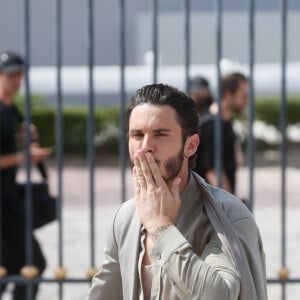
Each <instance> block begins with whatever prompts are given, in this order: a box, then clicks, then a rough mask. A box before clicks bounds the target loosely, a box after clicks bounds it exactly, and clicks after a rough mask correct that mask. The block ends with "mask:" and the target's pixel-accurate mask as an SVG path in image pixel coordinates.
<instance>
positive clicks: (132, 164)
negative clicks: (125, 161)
mask: <svg viewBox="0 0 300 300" xmlns="http://www.w3.org/2000/svg"><path fill="white" fill-rule="evenodd" d="M154 161H155V162H156V164H157V165H158V166H159V165H160V160H159V159H157V158H155V157H154ZM130 166H131V168H133V167H134V161H133V160H132V159H130Z"/></svg>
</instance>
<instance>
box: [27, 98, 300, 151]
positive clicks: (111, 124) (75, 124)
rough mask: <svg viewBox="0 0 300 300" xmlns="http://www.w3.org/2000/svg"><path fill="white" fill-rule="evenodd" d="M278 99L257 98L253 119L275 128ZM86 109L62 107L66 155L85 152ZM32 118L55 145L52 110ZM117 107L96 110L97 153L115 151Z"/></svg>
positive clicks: (294, 116) (42, 109) (293, 106)
mask: <svg viewBox="0 0 300 300" xmlns="http://www.w3.org/2000/svg"><path fill="white" fill-rule="evenodd" d="M279 114H280V101H279V100H278V99H274V98H273V99H258V100H256V102H255V118H256V119H257V120H262V121H264V122H265V123H268V124H272V125H275V126H276V127H277V128H278V124H279ZM87 115H88V113H87V109H86V108H82V107H66V108H64V110H63V128H64V131H63V138H64V153H65V154H72V155H73V154H74V155H78V154H85V153H86V151H87V138H86V136H87V135H86V132H87ZM32 121H33V123H34V124H36V126H37V127H38V130H39V135H40V143H41V145H42V146H54V145H55V111H54V109H53V108H51V107H47V106H45V105H34V106H33V109H32ZM298 122H300V98H298V99H296V98H291V99H289V100H288V124H296V123H298ZM118 128H119V108H118V107H106V108H96V110H95V133H96V138H95V140H96V142H97V145H95V147H96V151H97V153H107V154H116V153H118V140H119V131H118Z"/></svg>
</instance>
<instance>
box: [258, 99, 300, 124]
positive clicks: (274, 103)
mask: <svg viewBox="0 0 300 300" xmlns="http://www.w3.org/2000/svg"><path fill="white" fill-rule="evenodd" d="M280 106H281V104H280V100H279V99H278V98H277V99H276V98H269V99H267V98H266V99H258V100H256V103H255V118H256V120H260V121H264V122H265V123H267V124H271V125H274V126H276V127H277V128H278V124H279V118H280ZM287 120H288V124H296V123H299V122H300V98H289V99H288V102H287Z"/></svg>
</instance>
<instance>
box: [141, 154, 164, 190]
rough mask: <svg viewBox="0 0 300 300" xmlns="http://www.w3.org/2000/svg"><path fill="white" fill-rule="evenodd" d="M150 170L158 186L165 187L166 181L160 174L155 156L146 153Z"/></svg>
mask: <svg viewBox="0 0 300 300" xmlns="http://www.w3.org/2000/svg"><path fill="white" fill-rule="evenodd" d="M145 156H146V159H147V162H148V165H149V168H150V172H151V174H152V177H153V179H154V181H155V182H156V184H157V185H164V184H165V181H164V179H163V177H162V175H161V173H160V170H159V168H158V166H157V163H156V162H155V159H154V157H153V155H152V154H151V153H149V152H148V153H146V154H145Z"/></svg>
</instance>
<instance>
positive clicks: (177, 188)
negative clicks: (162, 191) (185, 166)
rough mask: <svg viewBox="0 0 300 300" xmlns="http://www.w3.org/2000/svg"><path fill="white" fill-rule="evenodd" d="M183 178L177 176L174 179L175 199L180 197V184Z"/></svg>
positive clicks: (172, 189)
mask: <svg viewBox="0 0 300 300" xmlns="http://www.w3.org/2000/svg"><path fill="white" fill-rule="evenodd" d="M180 182H181V178H180V177H177V178H175V179H174V180H173V182H172V186H171V193H172V196H173V198H174V200H177V199H180V193H179V186H180Z"/></svg>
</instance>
